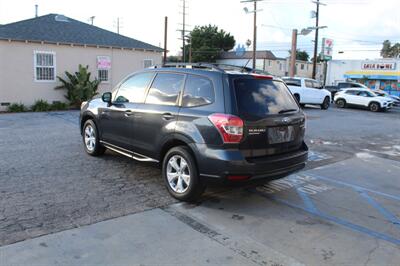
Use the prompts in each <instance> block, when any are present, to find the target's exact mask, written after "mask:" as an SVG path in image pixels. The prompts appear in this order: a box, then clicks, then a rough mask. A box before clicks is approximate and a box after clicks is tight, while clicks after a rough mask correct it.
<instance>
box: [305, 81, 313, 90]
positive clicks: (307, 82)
mask: <svg viewBox="0 0 400 266" xmlns="http://www.w3.org/2000/svg"><path fill="white" fill-rule="evenodd" d="M305 84H306V87H307V88H314V86H313V82H312V81H311V80H305Z"/></svg>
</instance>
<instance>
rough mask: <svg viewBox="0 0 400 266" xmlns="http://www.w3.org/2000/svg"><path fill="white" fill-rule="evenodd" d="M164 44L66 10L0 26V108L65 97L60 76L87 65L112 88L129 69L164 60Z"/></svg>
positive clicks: (102, 88)
mask: <svg viewBox="0 0 400 266" xmlns="http://www.w3.org/2000/svg"><path fill="white" fill-rule="evenodd" d="M161 56H162V49H161V48H159V47H156V46H153V45H150V44H147V43H144V42H141V41H138V40H135V39H132V38H128V37H125V36H122V35H119V34H116V33H113V32H110V31H107V30H104V29H101V28H98V27H95V26H92V25H89V24H87V23H83V22H80V21H77V20H74V19H71V18H68V17H65V16H62V15H57V14H49V15H45V16H41V17H36V18H33V19H28V20H23V21H19V22H15V23H10V24H6V25H2V26H0V111H2V110H5V109H6V108H7V106H8V105H9V104H11V103H23V104H25V105H27V106H29V105H32V104H33V103H34V101H35V100H38V99H43V100H46V101H48V102H49V103H52V102H56V101H66V99H65V98H64V94H65V91H63V90H55V89H54V87H56V86H57V85H59V84H60V83H59V81H58V80H57V76H60V77H65V74H64V72H65V71H68V72H70V73H73V72H76V71H77V70H78V65H79V64H82V65H83V66H86V65H87V66H89V71H90V72H91V74H92V78H97V79H99V80H101V81H102V82H101V84H100V86H99V93H100V94H101V93H102V92H105V91H110V90H111V89H112V88H113V87H114V86H115V85H116V84H117V83H118V82H120V81H121V79H123V78H124V77H125V76H126V75H128V74H130V73H132V72H134V71H137V70H140V69H143V68H145V67H149V66H151V65H154V64H160V63H161V58H162V57H161Z"/></svg>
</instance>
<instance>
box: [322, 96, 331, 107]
mask: <svg viewBox="0 0 400 266" xmlns="http://www.w3.org/2000/svg"><path fill="white" fill-rule="evenodd" d="M329 105H330V100H329V97H325V99H324V101H323V102H322V104H321V109H322V110H326V109H328V108H329Z"/></svg>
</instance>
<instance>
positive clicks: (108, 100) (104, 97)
mask: <svg viewBox="0 0 400 266" xmlns="http://www.w3.org/2000/svg"><path fill="white" fill-rule="evenodd" d="M111 98H112V94H111V92H105V93H103V95H102V96H101V99H102V100H103V102H105V103H108V104H109V105H111Z"/></svg>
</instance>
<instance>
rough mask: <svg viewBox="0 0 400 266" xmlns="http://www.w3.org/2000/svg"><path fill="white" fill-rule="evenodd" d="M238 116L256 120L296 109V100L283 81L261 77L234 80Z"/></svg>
mask: <svg viewBox="0 0 400 266" xmlns="http://www.w3.org/2000/svg"><path fill="white" fill-rule="evenodd" d="M234 85H235V92H236V101H237V106H238V111H239V115H240V117H242V118H243V119H245V120H258V119H262V118H264V117H266V116H267V115H273V114H279V113H283V112H285V111H286V112H287V111H289V110H292V111H298V110H299V108H298V106H297V103H296V100H295V99H294V98H293V96H292V94H291V93H290V92H289V90H288V88H287V87H286V86H285V84H284V83H283V82H279V81H273V80H262V79H240V78H239V79H236V80H234Z"/></svg>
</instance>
